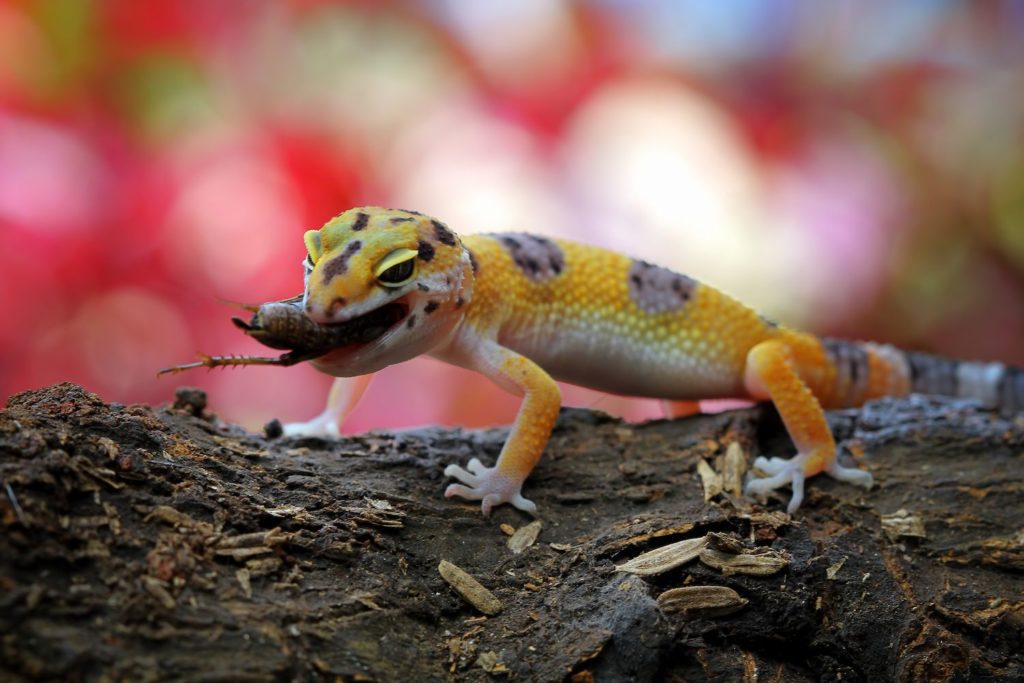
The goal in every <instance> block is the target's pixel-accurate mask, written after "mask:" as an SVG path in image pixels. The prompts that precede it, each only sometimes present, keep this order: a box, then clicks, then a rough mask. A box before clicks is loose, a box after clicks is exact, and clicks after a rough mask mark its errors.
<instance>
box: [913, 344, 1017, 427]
mask: <svg viewBox="0 0 1024 683" xmlns="http://www.w3.org/2000/svg"><path fill="white" fill-rule="evenodd" d="M905 355H906V360H907V366H908V372H909V375H910V383H911V391H914V392H916V393H919V394H939V395H942V396H956V397H959V398H973V399H977V400H979V401H981V402H982V403H983V404H984V405H985V406H988V407H990V408H999V409H1001V410H1004V411H1007V412H1011V413H1015V412H1022V411H1024V369H1021V368H1016V367H1012V366H1009V365H1004V364H1003V363H993V362H983V361H958V360H950V359H948V358H942V357H940V356H933V355H930V354H927V353H914V352H907V353H905Z"/></svg>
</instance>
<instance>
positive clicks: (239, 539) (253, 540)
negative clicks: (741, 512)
mask: <svg viewBox="0 0 1024 683" xmlns="http://www.w3.org/2000/svg"><path fill="white" fill-rule="evenodd" d="M291 537H292V534H290V533H286V532H284V531H281V529H280V527H274V528H273V529H270V530H269V531H255V532H253V533H249V534H238V535H237V536H225V537H223V538H221V539H220V540H219V541H218V542H217V547H218V548H249V547H252V546H267V547H270V546H275V545H281V544H283V543H287V542H288V541H289V540H290V539H291Z"/></svg>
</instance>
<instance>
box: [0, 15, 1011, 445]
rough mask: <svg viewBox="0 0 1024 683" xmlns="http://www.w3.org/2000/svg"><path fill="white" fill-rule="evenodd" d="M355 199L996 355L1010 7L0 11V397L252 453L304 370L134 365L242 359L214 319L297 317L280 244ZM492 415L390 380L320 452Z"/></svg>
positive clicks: (415, 379)
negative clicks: (165, 413)
mask: <svg viewBox="0 0 1024 683" xmlns="http://www.w3.org/2000/svg"><path fill="white" fill-rule="evenodd" d="M363 204H382V205H387V206H396V207H402V208H410V209H416V210H419V211H423V212H427V213H431V214H434V215H436V216H438V217H440V218H441V219H442V220H445V221H446V222H447V223H448V224H449V225H451V226H452V227H453V228H454V229H456V230H458V231H462V232H475V231H500V230H527V231H532V232H537V233H542V234H547V235H553V236H559V237H567V238H572V239H578V240H583V241H588V242H591V243H595V244H601V245H605V246H607V247H610V248H614V249H619V250H622V251H625V252H627V253H630V254H632V255H635V256H639V257H642V258H646V259H648V260H653V261H657V262H659V263H662V264H664V265H668V266H671V267H674V268H676V269H678V270H681V271H684V272H687V273H689V274H691V275H693V276H695V277H698V278H701V279H703V280H705V281H708V282H711V283H712V284H715V285H716V286H718V287H720V288H722V289H725V290H726V291H729V292H731V293H733V294H735V295H736V296H738V297H739V298H741V299H743V300H745V301H747V302H748V303H750V304H752V305H754V306H755V307H757V308H758V309H759V310H761V311H763V312H764V313H765V314H767V315H768V316H770V317H772V318H775V319H778V320H780V321H783V322H785V323H787V324H790V325H794V326H799V327H803V328H806V329H811V330H814V331H816V332H820V333H826V334H832V335H838V336H846V337H854V338H872V339H877V340H881V341H890V342H894V343H898V344H900V345H902V346H905V347H908V348H913V349H920V350H926V351H932V352H937V353H943V354H946V355H953V356H960V357H970V358H983V359H998V360H1003V361H1007V362H1013V363H1017V364H1024V344H1022V342H1021V340H1022V339H1024V9H1022V5H1021V3H1015V2H1011V1H1006V2H999V1H995V0H994V1H992V2H985V3H954V2H934V1H930V0H905V1H904V2H900V3H888V2H881V1H878V2H853V1H845V2H834V3H814V2H797V1H774V2H769V1H767V0H764V1H753V0H752V1H749V2H741V3H711V2H672V1H669V0H663V1H659V0H645V1H642V2H625V1H615V0H604V1H594V2H573V3H568V2H566V3H560V2H553V1H544V0H522V1H521V2H516V3H480V2H473V1H472V0H433V1H428V0H424V1H422V2H413V1H411V0H409V1H406V2H327V1H313V0H306V1H299V0H294V1H291V2H275V3H271V2H251V1H249V0H220V1H218V2H205V1H201V0H187V1H180V2H172V3H141V2H137V1H134V0H107V1H95V2H86V1H85V0H14V1H8V2H6V3H4V4H0V399H2V398H5V397H6V396H8V395H10V394H11V393H14V392H17V391H21V390H24V389H28V388H34V387H39V386H43V385H46V384H50V383H53V382H57V381H61V380H71V381H74V382H79V383H81V384H83V385H85V386H86V387H87V388H89V389H91V390H93V391H96V392H98V393H99V394H100V395H101V396H102V397H103V398H105V399H107V400H110V401H119V402H124V403H130V402H151V403H160V402H164V401H167V400H170V399H171V398H172V397H173V393H174V389H175V387H176V386H178V385H179V384H190V385H194V386H200V387H202V388H204V389H205V390H206V391H207V392H208V393H209V396H210V405H211V409H212V410H214V411H215V412H217V413H218V414H220V415H221V416H223V417H225V418H228V419H231V420H236V421H240V422H241V423H243V424H245V425H246V426H248V427H250V428H258V427H259V426H260V425H262V424H263V423H264V422H265V421H267V420H268V419H270V418H271V417H279V418H281V419H283V420H286V421H288V420H297V419H306V418H308V417H310V416H312V415H313V414H315V413H316V412H318V411H319V409H320V408H321V406H322V403H323V400H324V397H325V395H326V391H327V387H328V385H329V383H330V378H328V377H325V376H322V375H319V374H318V373H316V372H315V371H314V370H312V369H311V368H309V367H297V368H290V369H280V368H250V369H240V370H227V371H212V372H207V371H195V372H193V373H192V374H190V375H179V376H173V377H162V378H159V379H158V378H157V377H156V370H157V369H158V368H161V367H165V366H167V365H173V364H176V363H181V362H187V361H189V360H191V359H192V358H194V356H195V355H196V354H197V353H198V352H205V353H211V354H226V353H249V354H252V353H256V354H262V353H264V352H265V351H266V350H265V349H263V348H262V347H260V346H259V345H258V344H256V343H255V342H252V341H251V340H248V339H246V338H245V337H244V336H242V335H241V334H239V332H238V331H237V330H236V329H235V328H234V327H233V326H232V325H231V324H230V322H229V318H230V317H231V316H232V315H235V314H237V311H235V310H234V309H232V308H231V307H230V306H228V305H226V304H225V303H223V300H229V301H240V302H261V301H266V300H272V299H278V298H283V297H286V296H290V295H292V294H295V293H298V292H299V291H300V289H301V286H302V271H301V267H300V265H299V264H300V260H301V259H302V257H303V246H302V233H303V232H304V231H305V230H307V229H310V228H316V227H319V226H320V225H321V224H322V223H323V222H324V221H326V220H327V219H329V218H330V217H332V216H334V215H336V214H337V213H339V212H341V211H342V210H344V209H346V208H348V207H351V206H356V205H363ZM566 397H567V401H568V402H569V403H572V404H575V405H582V406H587V407H594V408H599V409H602V410H606V411H609V412H613V413H617V414H623V415H626V416H628V417H631V418H634V419H640V418H644V417H650V416H655V415H657V414H658V412H657V409H656V406H655V405H654V404H653V402H649V401H630V400H626V399H622V398H619V397H612V396H606V395H601V394H596V393H593V392H587V391H584V390H580V389H575V388H567V389H566ZM516 405H517V401H516V400H515V399H513V398H512V397H509V396H507V395H505V394H504V393H503V392H501V391H500V390H498V389H497V388H495V387H493V386H491V385H489V384H488V383H487V382H486V381H484V380H482V379H480V378H478V377H475V376H473V375H472V374H470V373H468V372H465V371H461V370H458V369H455V368H450V367H447V366H444V365H442V364H440V363H437V362H434V361H431V360H428V359H424V360H416V361H413V362H411V363H408V364H405V365H402V366H397V367H392V368H389V369H387V370H386V371H384V372H382V373H381V374H380V376H379V377H378V378H377V380H376V381H375V383H374V384H373V386H372V387H371V389H370V391H369V393H368V395H367V397H366V399H365V401H364V403H363V404H362V405H361V406H360V407H359V408H358V409H357V411H356V413H355V414H354V415H353V416H352V418H351V420H350V422H349V424H348V425H347V426H346V428H345V431H348V432H354V431H363V430H366V429H370V428H394V427H408V426H412V425H418V424H425V423H444V424H464V425H470V426H476V425H486V424H500V423H505V422H508V421H510V420H511V418H512V416H513V415H514V412H515V408H516Z"/></svg>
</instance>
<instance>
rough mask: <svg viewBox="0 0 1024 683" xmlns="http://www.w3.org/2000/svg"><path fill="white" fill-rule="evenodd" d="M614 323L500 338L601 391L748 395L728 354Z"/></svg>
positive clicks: (563, 376) (678, 396) (681, 396)
mask: <svg viewBox="0 0 1024 683" xmlns="http://www.w3.org/2000/svg"><path fill="white" fill-rule="evenodd" d="M544 327H548V328H549V329H550V326H544ZM606 327H607V328H609V329H603V328H606ZM610 328H612V325H611V324H610V323H605V324H604V325H601V324H600V323H598V324H591V325H586V326H584V325H576V326H571V327H570V326H558V330H557V334H544V333H543V332H536V331H534V332H532V333H529V334H523V333H518V332H517V331H516V330H510V331H509V332H507V333H505V334H502V335H501V337H500V338H499V342H500V343H501V344H502V345H503V346H506V347H508V348H510V349H512V350H514V351H516V352H518V353H521V354H523V355H524V356H526V357H527V358H529V359H531V360H533V361H534V362H535V363H537V364H538V365H540V366H541V367H542V368H544V370H545V371H547V372H548V373H549V374H551V376H552V377H554V378H556V379H559V380H563V381H566V382H569V383H571V384H578V385H580V386H585V387H589V388H591V389H597V390H599V391H607V392H609V393H614V394H622V395H626V396H645V397H648V398H665V399H675V400H687V399H701V398H737V397H742V396H743V395H744V392H743V381H742V368H737V367H735V366H736V363H735V362H734V361H733V360H731V359H729V358H727V357H726V356H725V354H724V353H722V354H716V353H715V350H714V349H711V348H707V347H704V346H702V345H701V344H700V343H699V342H697V343H696V344H695V345H692V346H691V348H689V349H687V348H686V342H685V340H684V341H680V340H675V339H667V340H663V341H662V342H658V341H657V340H653V339H635V338H631V337H628V336H624V335H621V334H617V333H616V332H617V330H615V329H610Z"/></svg>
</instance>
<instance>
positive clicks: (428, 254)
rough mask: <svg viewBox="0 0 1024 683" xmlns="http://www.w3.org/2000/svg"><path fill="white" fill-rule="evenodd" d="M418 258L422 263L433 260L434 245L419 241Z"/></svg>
mask: <svg viewBox="0 0 1024 683" xmlns="http://www.w3.org/2000/svg"><path fill="white" fill-rule="evenodd" d="M419 257H420V259H421V260H423V261H430V260H432V259H433V258H434V245H433V244H431V243H430V242H424V241H423V240H420V243H419Z"/></svg>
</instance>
